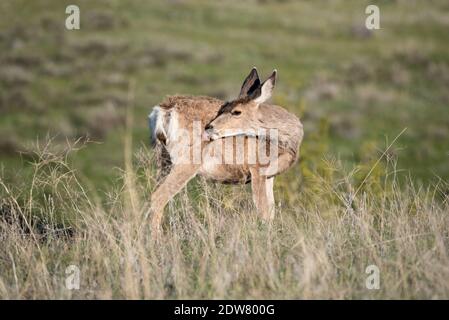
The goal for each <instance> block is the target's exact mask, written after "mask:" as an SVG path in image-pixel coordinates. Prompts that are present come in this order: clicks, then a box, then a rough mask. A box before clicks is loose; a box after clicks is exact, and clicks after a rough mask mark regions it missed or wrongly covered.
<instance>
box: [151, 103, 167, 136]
mask: <svg viewBox="0 0 449 320" xmlns="http://www.w3.org/2000/svg"><path fill="white" fill-rule="evenodd" d="M165 113H166V112H165V111H164V110H163V109H162V108H161V107H160V106H158V105H156V106H154V107H153V110H152V111H151V113H150V115H149V116H148V124H149V126H150V133H151V143H153V144H154V143H156V140H161V138H162V139H164V140H166V139H167V133H166V132H165V128H164V122H165Z"/></svg>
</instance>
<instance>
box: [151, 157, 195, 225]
mask: <svg viewBox="0 0 449 320" xmlns="http://www.w3.org/2000/svg"><path fill="white" fill-rule="evenodd" d="M199 167H200V166H199V165H192V164H188V165H187V164H186V165H183V164H178V165H174V166H173V167H172V169H171V170H170V173H169V174H168V175H167V176H166V177H165V179H164V181H163V182H162V183H161V184H160V185H159V186H158V187H157V189H156V190H155V191H154V192H153V194H152V195H151V208H150V214H151V230H152V231H153V233H158V232H159V231H160V228H161V222H162V215H163V213H164V208H165V205H166V204H167V202H168V201H170V199H171V198H173V197H174V196H175V195H176V194H177V193H178V192H179V191H180V190H181V189H182V188H183V187H184V186H185V185H186V184H187V182H189V180H190V179H192V178H193V177H194V176H195V175H196V173H197V172H198V169H199Z"/></svg>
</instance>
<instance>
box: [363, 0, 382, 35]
mask: <svg viewBox="0 0 449 320" xmlns="http://www.w3.org/2000/svg"><path fill="white" fill-rule="evenodd" d="M365 13H366V14H368V17H366V20H365V27H366V28H367V29H368V30H373V29H377V30H378V29H380V9H379V7H378V6H376V5H374V4H371V5H369V6H367V7H366V9H365Z"/></svg>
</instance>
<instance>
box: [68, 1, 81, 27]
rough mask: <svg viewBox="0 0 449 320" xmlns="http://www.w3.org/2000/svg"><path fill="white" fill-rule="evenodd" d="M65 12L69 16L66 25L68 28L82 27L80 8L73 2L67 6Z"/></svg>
mask: <svg viewBox="0 0 449 320" xmlns="http://www.w3.org/2000/svg"><path fill="white" fill-rule="evenodd" d="M65 13H66V14H68V15H69V16H68V17H67V18H66V19H65V27H66V29H67V30H79V29H80V8H79V7H78V6H77V5H74V4H71V5H69V6H67V8H65Z"/></svg>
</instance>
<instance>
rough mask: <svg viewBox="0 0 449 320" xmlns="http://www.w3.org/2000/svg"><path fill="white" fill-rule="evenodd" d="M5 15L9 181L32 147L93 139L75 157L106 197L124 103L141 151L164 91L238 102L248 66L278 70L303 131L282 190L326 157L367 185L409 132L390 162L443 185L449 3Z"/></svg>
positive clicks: (0, 88) (0, 73) (279, 96)
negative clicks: (375, 12)
mask: <svg viewBox="0 0 449 320" xmlns="http://www.w3.org/2000/svg"><path fill="white" fill-rule="evenodd" d="M70 4H77V5H78V6H79V7H80V10H81V29H80V30H75V31H68V30H66V29H65V19H66V17H67V15H66V14H65V9H66V7H67V6H68V5H70ZM368 4H377V5H378V6H379V7H380V13H381V29H380V30H373V31H370V30H367V29H366V28H365V18H366V14H365V8H366V6H367V5H368ZM0 13H1V16H2V18H1V19H0V174H1V175H2V177H3V178H4V179H6V180H7V181H8V183H12V184H15V183H17V184H20V183H22V182H23V181H26V175H27V174H31V172H32V170H31V169H30V165H29V163H30V162H31V161H33V151H34V150H35V148H37V145H38V144H39V143H40V142H39V141H41V142H42V141H44V140H45V139H46V137H51V138H53V142H52V147H54V148H59V147H60V148H63V147H64V146H65V145H66V143H67V140H68V141H74V140H77V139H82V140H89V141H90V142H89V143H88V144H87V145H86V146H85V147H84V148H82V149H81V150H79V151H77V152H76V153H74V154H73V155H72V156H71V157H70V161H71V162H72V165H73V166H74V167H75V168H76V170H77V172H78V174H79V175H81V176H82V177H84V178H86V179H88V180H89V181H91V183H92V185H93V186H94V187H95V188H96V189H100V190H101V189H105V188H106V187H107V186H108V185H110V184H113V183H114V182H115V181H116V180H117V179H118V177H119V173H120V170H119V168H122V167H123V162H124V159H123V157H124V156H123V154H124V152H123V149H124V146H123V144H124V139H123V136H124V132H125V115H126V110H127V107H128V106H129V104H130V103H132V104H133V109H132V110H133V112H134V125H133V139H134V146H133V147H134V149H135V150H137V149H139V148H141V147H142V146H145V145H147V144H148V135H149V133H148V129H147V115H148V113H149V112H150V110H151V107H152V106H153V105H155V104H157V103H159V102H160V101H161V100H162V99H163V98H164V97H165V96H166V95H168V94H176V93H180V94H201V95H210V96H214V97H218V98H222V99H231V98H233V97H235V96H236V94H237V93H238V91H239V88H240V85H241V82H242V81H243V79H244V77H245V76H246V74H247V73H248V72H249V70H250V68H251V67H253V66H257V67H258V69H259V72H260V73H261V74H262V75H263V76H264V77H266V76H267V75H268V74H269V72H271V70H272V69H273V68H277V69H278V71H279V81H278V85H277V88H276V90H275V96H274V98H273V102H274V103H277V104H280V105H282V106H285V107H286V108H288V109H289V110H291V111H293V112H294V113H296V114H297V115H298V116H300V118H301V120H302V121H303V123H304V126H305V139H304V143H303V146H302V150H301V155H302V158H301V162H300V163H299V164H298V165H297V166H296V167H295V168H294V169H292V170H291V171H289V172H290V173H288V174H286V175H284V176H283V178H282V179H281V180H279V181H278V182H277V184H278V187H279V188H281V190H282V188H284V189H285V190H287V189H289V190H297V189H298V188H300V184H302V182H304V181H305V180H307V177H308V175H309V174H310V172H314V171H315V170H321V171H323V172H325V170H326V163H327V161H334V160H338V161H339V162H341V163H342V165H343V166H348V167H352V166H354V164H356V165H357V167H358V170H359V171H358V174H359V175H360V178H363V177H364V175H365V174H366V172H367V171H368V170H369V169H370V168H371V167H372V165H373V163H374V162H375V161H376V160H377V159H378V158H379V156H380V155H381V154H382V152H383V151H384V150H385V148H386V146H387V145H388V144H389V143H390V142H391V141H392V140H393V139H394V138H395V137H396V135H397V134H398V133H399V132H401V131H402V130H403V129H404V128H408V129H407V131H406V132H405V133H404V134H403V135H402V136H401V137H400V139H399V140H398V142H397V143H396V144H395V145H394V147H393V148H392V149H390V150H389V152H388V154H387V158H389V159H397V160H398V166H397V169H400V170H404V172H405V174H406V175H407V174H409V173H410V175H411V176H412V177H413V178H414V179H416V180H415V181H418V182H422V183H424V184H426V183H429V182H430V181H434V179H439V178H442V179H444V180H447V179H448V178H449V166H448V160H449V110H448V108H449V89H448V88H449V41H448V40H449V37H448V30H449V2H447V1H445V0H441V1H424V0H422V1H419V0H416V1H412V0H408V1H405V0H404V1H399V0H397V1H358V0H345V1H343V0H334V1H324V0H323V1H321V0H320V1H287V0H285V1H270V0H265V1H262V0H259V1H255V0H254V1H234V0H228V1H187V0H185V1H181V0H179V1H143V0H141V1H137V0H136V1H124V0H120V1H119V0H96V1H87V0H80V1H72V0H70V1H56V0H38V1H27V0H6V1H5V0H4V1H1V2H0ZM130 82H132V83H135V85H134V86H133V87H134V90H133V91H132V92H131V94H130V89H129V87H130ZM329 174H330V175H331V174H332V172H331V173H329ZM373 176H374V177H375V174H373ZM24 177H25V178H24ZM298 177H301V179H298Z"/></svg>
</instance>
